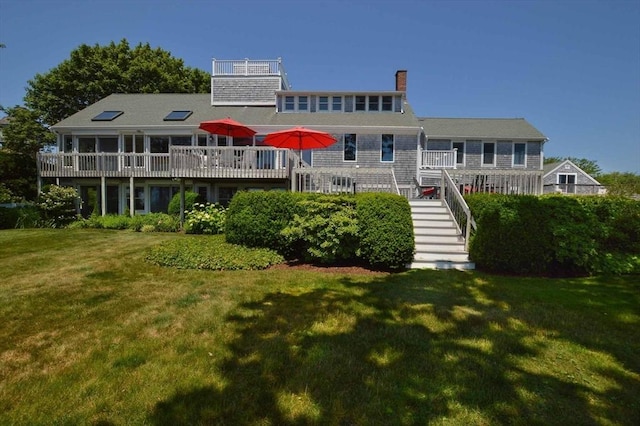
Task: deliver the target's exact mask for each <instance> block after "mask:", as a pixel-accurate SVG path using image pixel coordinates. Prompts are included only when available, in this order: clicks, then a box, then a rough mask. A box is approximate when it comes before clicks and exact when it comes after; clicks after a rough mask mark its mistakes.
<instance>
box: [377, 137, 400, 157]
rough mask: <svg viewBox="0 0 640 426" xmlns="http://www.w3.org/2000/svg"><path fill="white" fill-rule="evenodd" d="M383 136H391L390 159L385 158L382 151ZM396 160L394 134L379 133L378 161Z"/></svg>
mask: <svg viewBox="0 0 640 426" xmlns="http://www.w3.org/2000/svg"><path fill="white" fill-rule="evenodd" d="M385 136H391V160H385V159H384V155H383V151H382V143H383V142H384V137H385ZM395 161H396V136H395V135H393V134H391V133H383V134H381V135H380V162H381V163H393V162H395Z"/></svg>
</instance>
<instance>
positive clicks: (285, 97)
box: [282, 95, 297, 111]
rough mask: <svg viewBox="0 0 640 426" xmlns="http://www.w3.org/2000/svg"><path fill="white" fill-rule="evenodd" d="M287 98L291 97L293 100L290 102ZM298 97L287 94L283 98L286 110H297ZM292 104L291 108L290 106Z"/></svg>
mask: <svg viewBox="0 0 640 426" xmlns="http://www.w3.org/2000/svg"><path fill="white" fill-rule="evenodd" d="M287 99H291V102H288V101H287ZM296 104H297V102H296V97H295V96H293V95H285V96H283V99H282V108H283V110H284V111H295V110H296ZM289 106H290V108H289Z"/></svg>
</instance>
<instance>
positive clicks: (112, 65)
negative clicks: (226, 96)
mask: <svg viewBox="0 0 640 426" xmlns="http://www.w3.org/2000/svg"><path fill="white" fill-rule="evenodd" d="M209 84H210V76H209V74H208V73H207V72H205V71H202V70H199V69H195V68H190V67H186V66H185V65H184V61H183V60H182V59H177V58H174V57H172V56H171V53H170V52H168V51H165V50H162V49H160V48H156V49H153V48H151V46H149V43H146V44H142V43H140V44H138V45H137V46H135V47H134V48H133V49H132V48H130V47H129V43H128V42H127V40H126V39H122V41H120V43H118V44H116V43H114V42H111V43H110V44H108V45H106V46H100V45H98V44H96V45H94V46H89V45H86V44H82V45H80V46H79V47H78V48H76V49H75V50H73V51H72V52H71V55H70V57H69V58H68V59H66V60H64V61H63V62H62V63H60V64H59V65H58V66H56V67H55V68H53V69H51V70H49V71H48V72H47V73H45V74H36V76H35V77H34V78H33V79H31V80H29V82H28V87H27V93H26V95H25V103H26V105H27V106H28V107H29V108H31V109H33V110H34V111H36V112H37V113H38V114H39V115H40V117H41V119H42V121H43V122H44V123H47V124H50V125H51V124H55V123H57V122H58V121H60V120H62V119H63V118H65V117H68V116H69V115H71V114H74V113H76V112H78V111H80V110H81V109H83V108H85V107H87V106H88V105H91V104H93V103H95V102H97V101H99V100H100V99H102V98H104V97H106V96H108V95H110V94H112V93H207V92H208V91H209Z"/></svg>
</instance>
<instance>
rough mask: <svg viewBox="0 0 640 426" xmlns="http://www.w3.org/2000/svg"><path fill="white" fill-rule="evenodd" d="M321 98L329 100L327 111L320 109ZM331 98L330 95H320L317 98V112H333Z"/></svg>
mask: <svg viewBox="0 0 640 426" xmlns="http://www.w3.org/2000/svg"><path fill="white" fill-rule="evenodd" d="M320 98H327V108H326V109H320V105H321V103H320ZM331 101H332V99H331V96H329V95H318V96H317V103H316V111H317V112H331Z"/></svg>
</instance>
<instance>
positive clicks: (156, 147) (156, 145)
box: [149, 136, 169, 154]
mask: <svg viewBox="0 0 640 426" xmlns="http://www.w3.org/2000/svg"><path fill="white" fill-rule="evenodd" d="M149 152H151V153H152V154H166V153H168V152H169V136H151V138H149Z"/></svg>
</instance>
